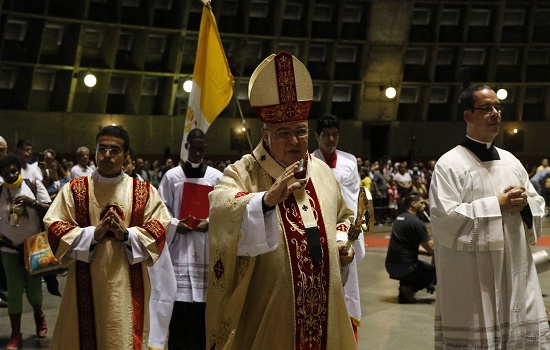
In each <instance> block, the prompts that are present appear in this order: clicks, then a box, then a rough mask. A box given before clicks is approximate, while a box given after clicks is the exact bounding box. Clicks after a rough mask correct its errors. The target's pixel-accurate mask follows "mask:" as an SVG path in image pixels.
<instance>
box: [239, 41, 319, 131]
mask: <svg viewBox="0 0 550 350" xmlns="http://www.w3.org/2000/svg"><path fill="white" fill-rule="evenodd" d="M248 98H249V100H250V105H251V106H252V109H253V110H254V113H255V114H256V115H257V116H258V117H259V118H260V120H261V121H262V122H264V123H267V124H278V123H288V122H297V121H305V120H307V118H308V115H309V109H310V108H311V102H312V100H313V84H312V82H311V76H310V75H309V72H308V70H307V68H306V67H305V66H304V64H303V63H302V62H300V60H298V59H297V58H296V57H294V56H292V55H291V54H290V53H288V52H286V51H281V52H279V53H278V54H276V55H275V54H271V55H270V56H269V57H267V58H266V59H265V60H263V62H262V63H260V65H259V66H258V67H256V69H255V70H254V73H252V76H251V77H250V82H249V84H248Z"/></svg>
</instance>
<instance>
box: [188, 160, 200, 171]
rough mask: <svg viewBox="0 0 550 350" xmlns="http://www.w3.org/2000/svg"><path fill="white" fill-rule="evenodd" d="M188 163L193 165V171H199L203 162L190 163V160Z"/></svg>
mask: <svg viewBox="0 0 550 350" xmlns="http://www.w3.org/2000/svg"><path fill="white" fill-rule="evenodd" d="M187 163H189V164H191V168H193V169H197V168H198V167H200V166H201V164H202V160H201V162H200V163H193V162H192V161H190V160H189V159H187Z"/></svg>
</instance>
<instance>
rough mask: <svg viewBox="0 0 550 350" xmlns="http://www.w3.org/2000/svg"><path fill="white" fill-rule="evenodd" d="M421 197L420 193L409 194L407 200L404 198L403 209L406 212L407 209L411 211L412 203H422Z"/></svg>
mask: <svg viewBox="0 0 550 350" xmlns="http://www.w3.org/2000/svg"><path fill="white" fill-rule="evenodd" d="M420 199H421V197H420V195H419V194H418V193H416V192H410V193H408V194H407V195H406V196H405V198H403V208H404V209H405V210H406V209H409V208H410V206H411V204H412V202H418V201H420Z"/></svg>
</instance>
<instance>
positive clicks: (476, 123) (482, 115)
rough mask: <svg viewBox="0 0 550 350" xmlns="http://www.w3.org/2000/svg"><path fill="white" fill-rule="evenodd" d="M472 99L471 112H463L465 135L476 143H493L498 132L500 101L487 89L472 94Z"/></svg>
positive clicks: (468, 110)
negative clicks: (473, 100) (473, 99)
mask: <svg viewBox="0 0 550 350" xmlns="http://www.w3.org/2000/svg"><path fill="white" fill-rule="evenodd" d="M474 97H475V102H474V105H473V107H472V109H473V110H472V109H467V110H465V111H464V120H465V121H466V124H467V134H468V136H470V137H471V138H473V139H475V140H478V141H483V142H493V140H494V139H495V137H496V136H497V135H498V132H499V130H500V123H501V115H500V112H499V111H500V101H499V99H498V98H497V94H496V93H495V92H494V91H493V90H489V89H486V90H480V91H476V92H474Z"/></svg>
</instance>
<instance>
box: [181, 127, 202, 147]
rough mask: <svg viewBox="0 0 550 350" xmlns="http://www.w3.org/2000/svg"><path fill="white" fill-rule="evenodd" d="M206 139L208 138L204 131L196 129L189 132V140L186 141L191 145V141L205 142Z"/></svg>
mask: <svg viewBox="0 0 550 350" xmlns="http://www.w3.org/2000/svg"><path fill="white" fill-rule="evenodd" d="M205 137H206V136H205V134H204V131H202V130H201V129H198V128H195V129H193V130H191V131H189V134H187V140H185V142H186V143H189V140H192V139H201V140H204V139H205Z"/></svg>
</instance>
